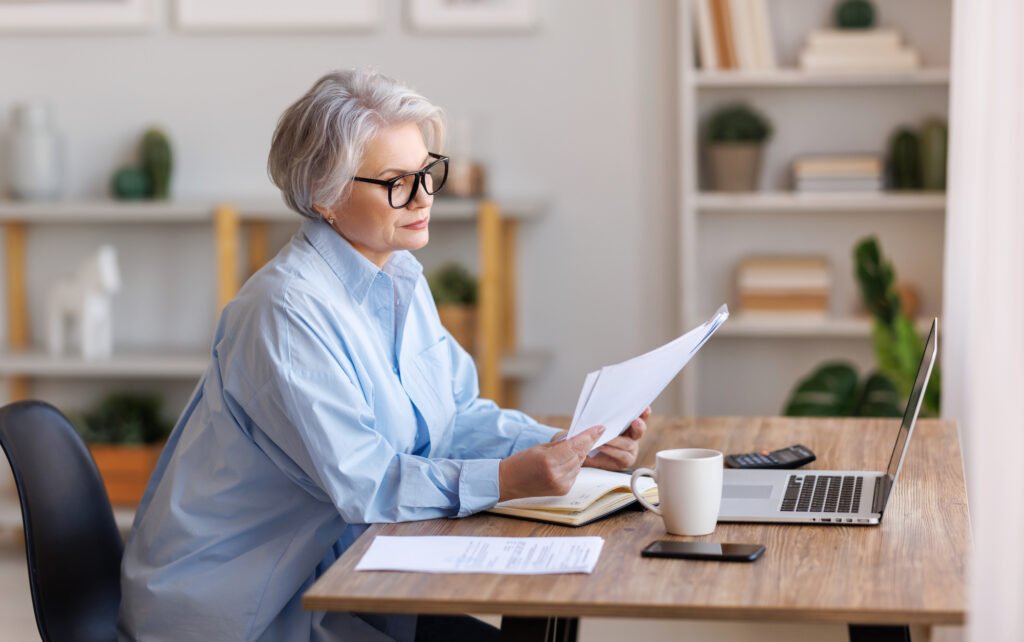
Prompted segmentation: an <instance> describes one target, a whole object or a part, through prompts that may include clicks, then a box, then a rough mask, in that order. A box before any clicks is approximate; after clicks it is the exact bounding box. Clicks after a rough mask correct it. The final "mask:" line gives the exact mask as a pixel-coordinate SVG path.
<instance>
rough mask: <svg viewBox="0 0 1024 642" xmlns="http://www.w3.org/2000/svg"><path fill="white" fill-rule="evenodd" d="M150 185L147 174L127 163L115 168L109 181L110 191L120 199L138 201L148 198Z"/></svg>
mask: <svg viewBox="0 0 1024 642" xmlns="http://www.w3.org/2000/svg"><path fill="white" fill-rule="evenodd" d="M151 189H152V185H151V184H150V181H149V174H147V173H146V172H144V171H142V169H140V168H138V167H134V166H132V165H127V166H125V167H122V168H121V169H119V170H117V173H115V174H114V178H113V179H112V180H111V181H110V191H111V192H112V193H113V195H114V198H116V199H118V200H120V201H138V200H142V199H144V198H149V194H150V191H151Z"/></svg>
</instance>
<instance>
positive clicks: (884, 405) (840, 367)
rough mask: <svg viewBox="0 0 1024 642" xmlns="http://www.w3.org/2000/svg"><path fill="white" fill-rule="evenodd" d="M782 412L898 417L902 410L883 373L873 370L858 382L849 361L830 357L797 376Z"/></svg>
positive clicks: (893, 387) (832, 415) (895, 393)
mask: <svg viewBox="0 0 1024 642" xmlns="http://www.w3.org/2000/svg"><path fill="white" fill-rule="evenodd" d="M783 414H785V415H788V416H790V417H898V416H900V415H901V414H903V411H902V409H901V408H900V396H899V392H898V391H897V390H896V387H895V386H894V385H893V384H892V382H891V381H890V380H889V379H888V378H887V377H885V375H882V374H880V373H877V372H876V373H873V374H871V375H870V376H868V378H867V379H866V380H865V381H864V383H863V384H861V382H860V377H859V376H858V375H857V370H856V369H855V368H854V367H853V366H852V365H850V364H848V363H845V362H841V361H833V362H829V363H826V364H824V365H822V366H821V367H819V368H818V369H817V370H815V371H814V372H813V373H811V374H810V375H809V376H807V377H805V378H804V379H802V380H800V382H799V383H798V384H797V387H796V389H795V390H794V391H793V394H792V395H791V396H790V398H789V401H788V402H787V403H786V409H785V411H784V413H783Z"/></svg>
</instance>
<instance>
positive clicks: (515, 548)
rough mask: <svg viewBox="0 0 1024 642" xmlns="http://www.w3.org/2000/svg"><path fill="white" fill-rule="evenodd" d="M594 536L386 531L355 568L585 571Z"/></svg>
mask: <svg viewBox="0 0 1024 642" xmlns="http://www.w3.org/2000/svg"><path fill="white" fill-rule="evenodd" d="M602 546H604V540H603V539H602V538H600V537H442V536H436V537H389V536H383V535H380V536H377V537H376V538H374V540H373V543H372V544H370V548H369V549H368V550H367V551H366V553H365V554H363V558H362V559H361V560H359V563H358V564H356V570H357V571H415V572H419V573H499V574H504V575H535V574H536V575H539V574H549V573H591V572H593V570H594V566H595V565H596V564H597V558H598V556H600V554H601V547H602Z"/></svg>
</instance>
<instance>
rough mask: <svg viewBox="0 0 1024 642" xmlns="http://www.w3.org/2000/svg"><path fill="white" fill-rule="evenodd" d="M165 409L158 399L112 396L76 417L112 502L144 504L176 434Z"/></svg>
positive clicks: (130, 394)
mask: <svg viewBox="0 0 1024 642" xmlns="http://www.w3.org/2000/svg"><path fill="white" fill-rule="evenodd" d="M160 405H161V402H160V398H159V397H158V396H156V395H152V394H143V393H131V392H121V393H113V394H110V395H108V396H106V397H104V398H103V399H102V400H101V401H100V402H99V403H98V404H96V406H95V407H93V408H92V409H91V410H88V411H86V412H85V413H82V414H81V415H78V416H76V417H75V424H76V427H77V428H78V431H79V433H80V434H81V435H82V438H83V439H84V440H85V442H86V443H87V444H88V445H89V452H91V453H92V457H93V459H94V460H95V461H96V467H97V468H99V471H100V476H101V477H103V485H104V486H106V489H107V495H108V496H109V497H110V503H112V504H121V505H131V506H134V505H137V504H138V503H139V502H140V501H141V500H142V495H143V493H144V492H145V490H146V485H147V484H148V483H149V478H150V475H152V474H153V468H154V467H155V466H156V461H157V459H159V457H160V451H161V450H163V442H164V440H165V439H167V436H168V435H169V434H170V431H171V426H170V425H169V424H168V423H167V422H166V421H164V420H163V419H162V417H161V415H160Z"/></svg>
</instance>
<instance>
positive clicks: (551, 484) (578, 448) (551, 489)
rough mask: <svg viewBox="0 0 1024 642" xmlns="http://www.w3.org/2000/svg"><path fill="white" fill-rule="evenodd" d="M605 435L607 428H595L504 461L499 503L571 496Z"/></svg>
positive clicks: (531, 449)
mask: <svg viewBox="0 0 1024 642" xmlns="http://www.w3.org/2000/svg"><path fill="white" fill-rule="evenodd" d="M602 432H604V427H603V426H594V427H593V428H588V429H587V430H585V431H584V432H582V433H580V434H579V435H576V436H575V437H573V438H572V439H566V440H564V441H554V440H552V441H551V442H550V443H546V444H540V445H539V446H534V447H532V448H527V449H526V450H521V451H519V452H517V453H516V454H514V455H512V456H511V457H507V458H506V459H502V460H501V463H500V464H498V494H499V501H505V500H506V499H518V498H520V497H549V496H554V495H564V494H566V493H568V492H569V489H570V488H572V484H573V482H574V481H576V475H578V474H579V472H580V467H581V466H582V465H583V460H584V459H586V457H587V453H588V452H590V449H591V448H593V447H594V444H595V443H596V442H597V439H598V437H600V436H601V433H602Z"/></svg>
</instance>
